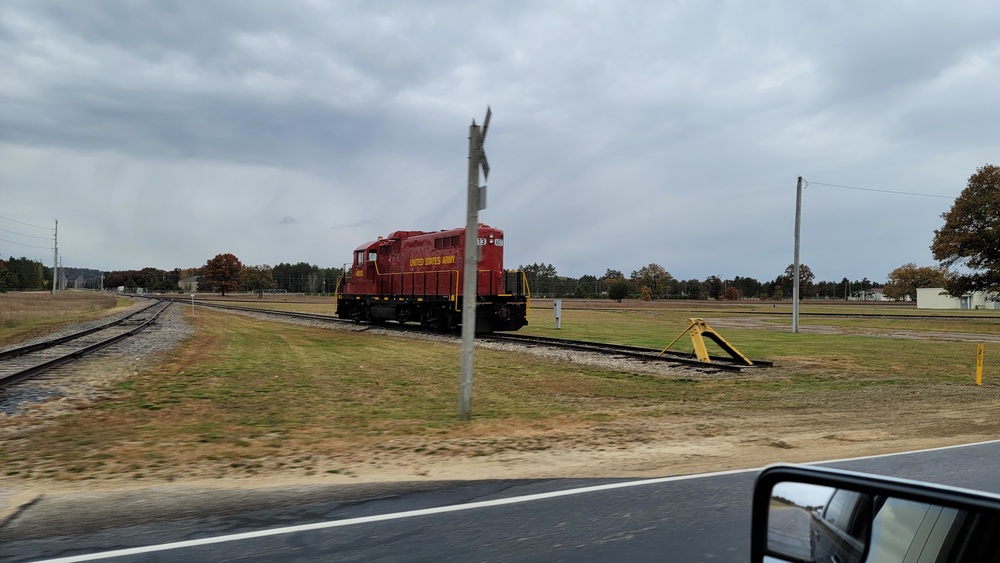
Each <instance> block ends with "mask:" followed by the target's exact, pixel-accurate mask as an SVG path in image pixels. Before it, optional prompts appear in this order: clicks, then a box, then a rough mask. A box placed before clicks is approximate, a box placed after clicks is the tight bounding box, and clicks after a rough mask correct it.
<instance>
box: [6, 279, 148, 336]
mask: <svg viewBox="0 0 1000 563" xmlns="http://www.w3.org/2000/svg"><path fill="white" fill-rule="evenodd" d="M127 305H128V301H127V300H123V299H119V298H117V297H115V296H113V295H107V294H103V293H95V292H92V291H61V292H58V293H56V294H55V295H53V294H52V293H50V292H11V293H0V346H7V345H10V344H14V343H17V342H21V341H23V340H28V339H31V338H36V337H39V336H44V335H46V334H48V333H50V332H52V331H53V330H56V329H58V328H59V327H61V326H64V325H67V324H71V323H78V322H81V321H86V320H90V319H94V318H99V317H102V316H105V315H107V314H109V313H111V312H112V311H113V310H115V309H117V308H119V307H125V306H127Z"/></svg>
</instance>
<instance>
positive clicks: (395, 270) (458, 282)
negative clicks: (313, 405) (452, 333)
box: [336, 223, 528, 332]
mask: <svg viewBox="0 0 1000 563" xmlns="http://www.w3.org/2000/svg"><path fill="white" fill-rule="evenodd" d="M477 238H478V243H479V253H480V254H479V258H480V259H479V265H478V270H479V274H478V276H477V278H478V282H477V290H476V332H493V331H498V330H517V329H519V328H521V327H522V326H524V325H526V324H528V320H527V312H528V290H527V281H526V278H525V277H524V274H523V272H520V271H507V270H504V269H503V231H502V230H500V229H494V228H493V227H490V226H487V225H483V224H482V223H480V225H479V235H478V237H477ZM464 251H465V229H464V228H462V229H452V230H449V231H437V232H424V231H396V232H394V233H392V234H391V235H389V236H388V237H387V238H382V237H379V238H378V240H375V241H372V242H368V243H365V244H363V245H361V246H359V247H357V248H356V249H355V250H354V259H353V261H352V263H351V267H350V268H349V269H347V270H346V271H345V272H344V274H345V275H344V281H343V283H342V284H339V287H338V288H337V294H336V297H337V316H338V317H340V318H349V319H354V320H355V321H372V322H384V321H390V320H391V321H397V322H399V323H400V324H402V323H407V322H415V323H420V324H421V325H422V326H425V327H427V328H431V329H442V330H448V329H453V328H454V327H457V326H459V325H460V324H461V321H462V295H463V287H464V286H463V280H462V272H463V264H464V257H465V256H464Z"/></svg>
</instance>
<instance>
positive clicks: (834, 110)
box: [0, 0, 1000, 280]
mask: <svg viewBox="0 0 1000 563" xmlns="http://www.w3.org/2000/svg"><path fill="white" fill-rule="evenodd" d="M998 12H1000V8H998V7H994V6H993V5H991V4H985V3H974V2H973V3H959V4H949V6H948V7H947V8H944V7H941V8H938V7H922V6H915V5H913V4H911V3H898V2H889V3H880V4H876V5H871V4H870V3H863V2H845V3H837V4H817V3H799V4H789V3H785V2H761V3H754V4H728V3H722V2H698V3H680V2H678V3H674V2H668V3H655V4H645V3H628V4H621V3H615V2H604V3H586V4H584V3H578V2H568V1H567V2H552V3H544V4H538V3H532V2H485V3H464V2H453V1H440V2H420V3H411V2H374V3H371V2H346V1H345V2H332V3H312V2H304V1H303V2H291V3H274V2H263V1H261V2H253V1H247V2H230V1H212V2H197V3H191V2H169V1H164V2H153V3H134V2H124V1H122V2H106V1H102V2H88V1H77V2H45V1H32V2H26V1H16V0H14V1H8V2H5V3H4V5H3V7H0V70H2V72H0V161H2V162H3V166H2V167H0V184H2V185H3V186H4V187H5V190H4V191H5V195H6V196H7V198H6V199H7V201H5V209H13V210H14V211H16V212H17V213H16V215H17V218H21V219H26V220H29V221H33V222H38V221H46V220H48V219H49V218H51V217H53V216H57V217H58V218H59V219H60V224H61V225H66V231H67V233H73V236H72V238H67V240H66V243H65V244H63V243H61V244H60V247H61V249H62V250H63V252H64V255H65V256H66V258H65V260H66V261H67V263H71V264H73V265H77V266H84V267H97V268H107V269H115V268H132V267H141V266H144V265H154V266H157V267H164V268H173V267H189V266H192V265H198V264H201V263H203V262H204V261H205V260H206V259H207V258H210V257H211V256H214V255H215V254H216V253H218V252H222V251H226V252H234V253H236V254H237V255H238V256H240V258H241V259H242V260H243V261H244V262H247V263H277V262H282V261H284V262H296V261H300V260H304V261H310V262H313V263H316V264H320V265H334V264H339V263H341V262H343V261H344V259H345V258H346V257H348V256H349V253H350V250H351V249H352V248H354V247H355V246H357V244H359V243H361V242H363V241H366V240H371V239H373V238H375V237H376V236H378V235H385V234H388V233H389V232H391V231H393V230H398V229H424V230H435V229H441V228H450V227H454V226H458V225H461V224H463V223H464V197H465V196H464V189H465V188H464V187H465V182H466V179H465V174H466V150H467V140H466V136H467V133H468V125H469V123H470V122H471V120H472V119H476V120H481V119H482V115H483V112H484V110H485V107H486V105H487V104H490V105H492V107H493V110H494V119H493V123H492V126H491V129H490V134H489V139H488V141H487V152H488V153H489V157H490V162H491V164H492V166H493V169H492V171H491V176H490V182H489V184H490V203H489V205H490V206H489V208H488V209H487V210H486V211H484V213H483V215H482V219H483V220H484V221H486V222H488V223H491V224H494V225H496V226H499V227H501V228H504V229H505V230H506V233H507V237H508V240H509V244H508V245H507V246H506V247H505V249H506V252H507V255H508V262H510V263H511V265H516V264H518V263H522V264H525V263H531V262H547V263H553V264H555V265H556V266H557V268H558V269H559V271H560V272H561V273H564V274H567V275H573V276H579V275H582V274H586V273H591V274H600V273H603V272H604V270H605V269H607V268H616V269H620V270H623V271H625V272H629V271H631V270H634V269H637V268H639V267H641V266H643V265H645V264H647V263H650V262H657V263H660V264H661V265H663V266H664V267H665V268H667V269H668V270H669V271H670V272H671V273H672V274H674V275H675V276H678V277H683V278H691V277H697V278H704V277H706V276H708V275H713V274H715V275H721V276H726V277H731V276H735V275H741V276H753V277H757V278H759V279H762V280H763V279H773V277H775V276H777V275H778V274H780V273H781V272H783V270H784V268H785V266H787V264H788V263H790V262H791V258H792V256H791V254H792V252H791V250H792V241H791V235H792V225H793V211H794V209H793V206H794V185H795V178H796V176H798V175H803V176H805V177H806V178H807V179H812V180H814V181H816V182H826V183H838V184H846V185H856V186H867V187H873V188H882V189H895V190H899V191H913V192H920V193H936V194H942V195H952V196H953V195H957V194H958V192H959V191H960V190H961V189H962V187H964V184H965V180H966V179H967V178H968V176H969V175H970V174H972V173H973V172H974V171H975V168H976V167H977V166H981V165H982V164H985V163H986V162H990V159H995V158H996V154H997V144H998V142H997V140H996V138H995V135H991V134H990V133H989V128H988V127H983V126H982V124H983V123H992V122H996V121H997V120H998V117H1000V116H998V115H997V113H998V112H1000V110H998V109H997V106H996V104H995V102H994V101H993V99H992V98H993V95H994V94H993V93H994V92H996V91H997V89H998V84H997V82H998V81H1000V73H998V72H997V66H998V64H1000V39H998V38H997V37H996V34H995V31H994V28H995V22H996V21H997V16H1000V13H998ZM8 186H10V189H8ZM948 205H949V202H948V201H947V200H936V199H930V200H928V199H926V198H924V199H920V198H913V197H909V198H908V197H903V196H891V195H886V194H877V193H873V192H856V191H854V192H852V191H846V190H838V189H835V188H828V187H820V186H812V187H810V188H809V189H808V190H807V194H806V198H805V209H804V215H803V217H804V223H803V253H802V257H803V261H804V262H806V263H807V264H809V265H810V267H811V268H812V269H813V271H814V272H815V273H816V274H817V276H818V277H820V278H822V279H839V278H841V277H844V276H847V277H850V278H857V279H859V278H861V277H868V278H870V279H875V280H884V278H885V275H886V274H887V273H888V272H889V271H890V270H892V269H893V268H895V267H896V266H898V265H900V264H902V263H905V262H916V263H918V264H926V265H930V264H931V263H932V261H931V259H930V253H929V250H928V245H929V244H930V239H931V237H932V236H933V229H935V228H937V227H939V226H940V213H941V212H942V211H944V210H945V209H947V206H948ZM12 213H13V211H12ZM276 216H277V217H281V218H283V219H281V220H280V222H281V223H282V225H281V229H280V230H275V231H269V230H268V229H269V227H268V225H273V224H274V217H276ZM289 218H294V219H293V220H292V221H293V222H289V221H288V220H287V219H289ZM0 226H2V225H0ZM67 236H68V237H69V235H67ZM12 253H13V254H16V253H17V252H16V251H14V252H12Z"/></svg>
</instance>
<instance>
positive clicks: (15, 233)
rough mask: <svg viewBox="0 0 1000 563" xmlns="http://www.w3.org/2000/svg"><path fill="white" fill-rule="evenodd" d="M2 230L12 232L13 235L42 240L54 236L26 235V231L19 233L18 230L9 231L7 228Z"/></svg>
mask: <svg viewBox="0 0 1000 563" xmlns="http://www.w3.org/2000/svg"><path fill="white" fill-rule="evenodd" d="M0 231H3V232H5V233H10V234H12V235H17V236H19V237H30V238H40V239H42V240H52V237H40V236H37V235H26V234H24V233H19V232H17V231H8V230H7V229H0Z"/></svg>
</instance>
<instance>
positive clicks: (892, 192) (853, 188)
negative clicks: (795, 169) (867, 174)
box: [802, 179, 955, 199]
mask: <svg viewBox="0 0 1000 563" xmlns="http://www.w3.org/2000/svg"><path fill="white" fill-rule="evenodd" d="M802 181H803V182H805V183H806V187H808V186H809V185H810V184H815V185H817V186H827V187H830V188H843V189H845V190H859V191H863V192H879V193H883V194H896V195H912V196H919V197H940V198H945V199H955V198H954V197H953V196H950V195H938V194H920V193H915V192H899V191H893V190H878V189H875V188H859V187H857V186H844V185H842V184H826V183H823V182H810V181H808V180H805V179H803V180H802Z"/></svg>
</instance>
